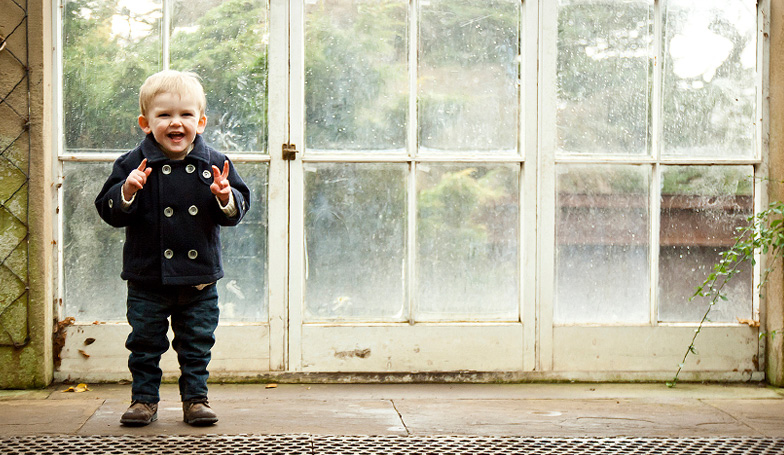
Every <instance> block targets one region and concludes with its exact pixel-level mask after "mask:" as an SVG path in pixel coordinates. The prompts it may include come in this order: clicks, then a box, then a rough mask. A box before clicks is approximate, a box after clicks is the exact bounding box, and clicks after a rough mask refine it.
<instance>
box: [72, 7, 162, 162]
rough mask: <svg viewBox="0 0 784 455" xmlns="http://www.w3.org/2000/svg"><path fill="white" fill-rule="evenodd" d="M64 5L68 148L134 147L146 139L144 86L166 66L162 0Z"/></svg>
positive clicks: (126, 148)
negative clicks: (141, 112)
mask: <svg viewBox="0 0 784 455" xmlns="http://www.w3.org/2000/svg"><path fill="white" fill-rule="evenodd" d="M64 3H65V9H64V15H63V97H64V102H63V116H64V118H65V120H66V121H65V132H64V133H65V147H66V149H68V150H71V151H73V150H75V149H76V150H80V151H85V150H87V151H89V150H96V151H102V150H106V149H119V150H123V151H125V150H128V149H131V148H133V147H134V146H135V145H136V144H137V143H138V142H139V141H140V140H141V139H142V137H143V136H144V134H143V133H142V132H141V130H140V129H139V127H138V124H137V120H136V119H137V117H138V116H139V87H141V85H142V83H143V82H144V80H145V79H146V78H147V76H149V75H150V74H152V73H155V72H156V71H158V70H160V68H161V63H160V55H161V43H160V35H161V32H160V27H161V25H160V24H161V1H160V0H149V1H144V2H135V1H132V0H119V1H114V2H95V1H91V0H66V1H65V2H64ZM107 175H108V174H107Z"/></svg>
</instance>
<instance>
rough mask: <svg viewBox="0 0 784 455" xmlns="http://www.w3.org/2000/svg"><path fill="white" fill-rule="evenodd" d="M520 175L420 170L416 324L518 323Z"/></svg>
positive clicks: (492, 169)
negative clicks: (421, 322)
mask: <svg viewBox="0 0 784 455" xmlns="http://www.w3.org/2000/svg"><path fill="white" fill-rule="evenodd" d="M519 174H520V166H519V165H470V166H467V165H437V164H422V165H419V166H418V167H417V206H418V219H417V267H416V271H417V272H416V274H417V280H416V282H417V293H416V315H415V319H416V320H417V321H422V320H424V321H427V320H450V319H452V320H463V321H466V320H468V321H476V320H486V319H495V320H498V319H502V320H508V321H516V320H518V319H519V316H518V315H519V311H518V301H519V297H518V296H519V286H518V282H519V280H518V262H519V261H518V238H519V228H518V225H519V219H518V216H519V202H520V201H519V196H518V195H519Z"/></svg>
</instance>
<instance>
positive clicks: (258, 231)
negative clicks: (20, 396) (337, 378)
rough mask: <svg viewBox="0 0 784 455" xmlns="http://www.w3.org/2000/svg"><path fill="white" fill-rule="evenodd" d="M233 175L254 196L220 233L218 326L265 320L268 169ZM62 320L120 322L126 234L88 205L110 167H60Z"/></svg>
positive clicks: (254, 167)
mask: <svg viewBox="0 0 784 455" xmlns="http://www.w3.org/2000/svg"><path fill="white" fill-rule="evenodd" d="M237 167H238V170H239V172H240V173H241V175H242V177H243V179H244V180H245V181H246V183H247V184H248V186H250V188H251V191H252V192H253V193H252V194H253V198H254V199H253V202H252V204H253V205H252V208H251V211H250V212H249V213H248V214H247V215H246V216H245V218H244V219H243V221H242V222H241V223H240V224H239V226H236V227H230V228H223V229H221V240H222V243H223V253H222V254H223V264H224V269H225V272H226V277H225V278H223V279H222V280H220V281H218V290H219V294H220V302H219V304H220V307H221V320H222V321H266V320H267V307H268V304H267V295H268V293H267V282H268V279H267V265H266V264H267V213H266V207H267V204H266V198H267V167H268V166H267V165H266V164H242V165H238V166H237ZM63 168H64V169H63V172H64V176H65V183H64V185H63V189H64V191H65V194H64V198H63V200H64V207H63V217H64V218H63V220H64V223H63V224H64V225H63V254H64V258H63V269H64V272H65V291H64V304H65V310H64V315H65V316H73V317H75V318H76V319H77V321H80V322H91V321H125V298H126V294H127V291H126V286H125V282H124V281H123V280H122V279H121V278H120V272H121V271H122V248H123V243H124V242H125V230H124V229H118V228H113V227H111V226H109V225H108V224H106V223H104V222H103V221H102V220H101V218H100V217H99V216H98V214H97V213H96V212H95V205H94V204H93V201H94V200H95V197H96V196H97V195H98V193H99V192H100V191H101V187H102V186H103V183H104V179H105V178H106V177H108V176H109V174H110V173H111V170H112V163H72V162H66V163H63Z"/></svg>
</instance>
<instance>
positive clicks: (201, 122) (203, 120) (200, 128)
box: [196, 115, 207, 134]
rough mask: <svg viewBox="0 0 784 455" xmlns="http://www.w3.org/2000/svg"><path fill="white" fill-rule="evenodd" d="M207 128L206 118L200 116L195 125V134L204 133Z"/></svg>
mask: <svg viewBox="0 0 784 455" xmlns="http://www.w3.org/2000/svg"><path fill="white" fill-rule="evenodd" d="M206 127H207V117H206V116H204V115H202V116H201V118H200V119H199V123H198V124H197V125H196V132H197V133H199V134H201V133H203V132H204V128H206Z"/></svg>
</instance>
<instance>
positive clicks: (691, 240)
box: [659, 166, 754, 322]
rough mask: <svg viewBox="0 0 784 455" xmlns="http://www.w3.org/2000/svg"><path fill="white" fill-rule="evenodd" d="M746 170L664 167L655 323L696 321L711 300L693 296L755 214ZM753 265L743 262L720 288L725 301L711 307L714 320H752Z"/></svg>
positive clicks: (713, 167)
mask: <svg viewBox="0 0 784 455" xmlns="http://www.w3.org/2000/svg"><path fill="white" fill-rule="evenodd" d="M753 175H754V169H753V168H752V167H751V166H665V167H664V169H663V171H662V179H661V227H660V230H659V245H660V250H659V251H660V253H659V320H660V321H663V322H683V321H699V320H700V319H702V315H703V314H704V313H705V311H706V309H707V308H708V307H709V305H710V299H708V298H705V297H697V298H695V299H693V300H690V298H691V297H692V296H693V295H694V292H695V288H696V287H697V286H698V285H699V284H701V283H702V282H703V281H704V280H705V278H706V277H707V276H708V275H709V274H710V273H711V272H712V271H713V265H714V264H716V263H717V262H718V261H719V260H720V259H721V257H720V255H719V253H720V252H722V251H725V250H727V249H729V248H730V247H732V245H733V244H734V243H735V237H736V236H737V235H738V233H737V228H738V227H741V226H745V225H746V224H747V221H746V220H747V218H748V217H749V216H751V215H752V213H753V210H754V200H753V191H752V188H753V181H752V176H753ZM752 292H753V289H752V266H751V263H750V262H745V263H743V264H742V266H741V268H740V272H739V273H738V274H737V275H735V277H734V279H733V280H731V281H730V282H729V283H727V285H726V286H724V288H723V290H722V293H723V294H724V295H725V296H727V300H726V301H725V300H719V301H718V302H717V303H716V304H715V305H714V306H713V307H712V308H711V313H710V320H711V321H713V322H736V321H737V318H742V319H751V316H752V314H751V313H752Z"/></svg>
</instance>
